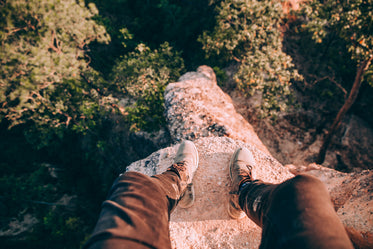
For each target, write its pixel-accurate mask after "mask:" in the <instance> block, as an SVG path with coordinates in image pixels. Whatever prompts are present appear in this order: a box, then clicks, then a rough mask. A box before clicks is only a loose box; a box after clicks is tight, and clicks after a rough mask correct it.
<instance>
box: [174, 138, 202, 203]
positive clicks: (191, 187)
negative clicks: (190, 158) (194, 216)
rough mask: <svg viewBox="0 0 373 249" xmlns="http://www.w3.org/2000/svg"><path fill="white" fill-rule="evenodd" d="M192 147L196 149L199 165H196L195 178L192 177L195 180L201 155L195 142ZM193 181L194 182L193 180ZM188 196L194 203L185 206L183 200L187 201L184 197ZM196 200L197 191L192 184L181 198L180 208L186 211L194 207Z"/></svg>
mask: <svg viewBox="0 0 373 249" xmlns="http://www.w3.org/2000/svg"><path fill="white" fill-rule="evenodd" d="M192 145H193V147H194V149H195V150H196V152H197V163H196V164H197V167H196V169H195V171H194V172H193V176H192V179H193V178H194V175H195V173H196V172H197V169H198V166H199V155H198V150H197V147H196V145H195V144H194V143H193V142H192ZM192 181H193V180H192ZM186 195H190V197H191V199H192V201H191V202H189V203H185V204H184V202H183V200H185V199H184V196H186ZM195 199H196V195H195V191H194V185H193V183H192V182H191V183H189V184H188V186H187V188H186V191H185V193H184V195H183V197H181V199H180V201H179V203H178V206H179V207H181V208H184V209H185V208H190V207H191V206H193V204H194V201H195Z"/></svg>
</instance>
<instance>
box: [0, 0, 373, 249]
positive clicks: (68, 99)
mask: <svg viewBox="0 0 373 249" xmlns="http://www.w3.org/2000/svg"><path fill="white" fill-rule="evenodd" d="M323 2H324V3H323V4H319V3H318V1H313V2H312V3H311V4H310V5H307V6H306V8H304V9H303V11H300V12H298V14H297V15H299V16H298V17H297V18H294V17H291V16H290V17H291V19H295V21H292V22H287V21H288V18H289V15H285V14H284V12H283V11H282V7H281V4H280V3H279V1H274V0H263V1H255V0H247V1H243V0H225V1H222V0H215V1H207V0H206V1H205V0H203V1H201V0H188V1H186V0H185V1H183V0H155V1H134V0H108V1H98V0H86V1H85V2H84V1H82V0H81V1H75V0H64V1H60V0H19V1H11V0H0V14H1V19H0V38H1V40H0V41H1V48H0V64H1V72H0V192H1V195H0V213H1V224H2V226H1V227H4V228H5V227H7V225H8V224H9V222H11V221H12V222H16V221H17V220H18V221H20V222H22V221H24V219H25V217H28V216H27V215H29V214H31V217H35V218H36V219H31V220H34V221H36V222H34V223H35V224H34V223H33V222H31V223H32V224H33V225H32V229H28V231H27V232H23V233H19V234H15V233H12V234H10V233H9V234H6V233H4V234H2V235H1V244H2V245H3V246H4V248H36V247H37V248H79V247H80V246H81V245H82V244H83V243H84V241H85V239H86V238H87V236H88V235H89V234H90V232H91V230H92V227H93V225H94V223H95V221H96V219H97V215H98V212H99V207H100V203H101V202H102V200H103V199H104V198H105V194H106V193H107V190H108V188H109V187H110V185H111V182H112V180H113V179H114V177H115V176H116V175H117V174H118V173H119V172H121V171H123V170H125V167H126V165H128V164H129V163H130V162H132V161H134V160H137V159H140V158H141V157H143V156H145V155H146V153H149V152H150V151H151V149H154V148H150V149H148V150H144V147H146V146H142V145H140V146H139V147H143V148H141V149H143V150H136V148H134V146H136V144H134V142H133V141H134V140H133V134H135V132H138V131H147V132H153V131H157V130H159V129H160V128H162V127H164V125H165V120H164V117H163V91H164V89H165V87H166V85H167V84H168V83H169V82H172V81H175V80H177V78H178V77H179V76H180V75H181V74H182V73H184V72H186V71H187V70H195V68H196V67H198V66H199V65H202V64H207V65H209V66H212V67H214V69H215V71H216V73H217V75H218V76H221V77H220V79H219V80H220V81H222V80H223V79H225V78H226V77H224V70H223V69H224V68H225V67H228V66H232V65H233V67H234V68H236V74H235V75H234V82H235V84H236V86H237V88H238V89H240V90H242V92H243V93H245V94H249V95H250V94H260V95H261V96H262V98H261V99H262V102H261V106H260V107H259V109H258V110H260V114H261V116H262V117H265V116H271V117H273V118H274V117H276V115H278V113H279V112H283V111H285V110H287V109H288V108H291V107H292V103H293V102H292V100H293V98H292V96H291V91H292V85H293V86H295V87H296V88H297V89H298V90H299V89H301V90H302V91H303V92H308V93H310V94H311V95H312V96H313V97H314V99H315V102H318V103H325V105H324V108H323V110H322V111H324V112H325V113H328V114H330V113H331V114H333V115H335V114H336V111H338V109H339V108H340V107H341V106H342V104H343V102H344V100H345V98H346V97H347V95H348V94H347V93H348V91H347V90H345V89H350V88H351V86H352V83H353V82H354V79H355V75H356V73H357V71H358V68H359V66H360V65H361V63H362V62H364V61H369V60H371V58H372V49H373V39H372V34H373V24H372V16H373V10H372V6H373V3H372V1H371V0H354V1H323ZM340 8H342V10H343V11H340ZM343 25H344V26H343ZM285 29H287V32H284V30H285ZM284 34H286V36H285V37H286V44H287V46H286V51H287V52H288V54H289V55H291V57H290V56H289V55H287V54H285V53H284V52H283V51H284V50H283V48H282V46H283V37H284ZM292 61H293V62H294V63H293V62H292ZM351 65H353V67H352V66H351ZM298 71H299V72H300V73H301V74H302V75H303V76H304V80H302V77H301V75H300V74H299V73H298ZM372 71H373V69H372V66H371V65H370V66H369V65H367V68H366V69H365V70H364V72H363V74H362V80H361V83H362V86H361V87H362V88H364V91H362V93H361V94H360V95H359V97H358V103H357V104H355V105H354V106H353V107H352V108H353V111H354V112H355V113H357V114H361V113H363V114H364V115H365V114H366V110H367V108H368V107H367V106H371V105H372V104H373V103H371V101H372V100H371V98H370V94H371V92H372V91H371V88H370V87H368V85H369V84H372V82H373V80H372ZM367 83H369V84H367ZM222 84H224V83H222ZM372 116H373V115H365V116H363V118H366V120H367V121H368V122H370V123H371V124H372V123H373V122H372V120H371V118H372ZM131 139H132V140H131ZM23 226H25V224H23Z"/></svg>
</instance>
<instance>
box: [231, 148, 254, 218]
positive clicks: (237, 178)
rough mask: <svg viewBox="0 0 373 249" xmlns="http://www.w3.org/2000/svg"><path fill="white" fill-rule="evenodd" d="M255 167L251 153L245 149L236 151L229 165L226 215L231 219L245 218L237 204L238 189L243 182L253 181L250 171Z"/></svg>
mask: <svg viewBox="0 0 373 249" xmlns="http://www.w3.org/2000/svg"><path fill="white" fill-rule="evenodd" d="M253 166H255V160H254V157H253V155H252V154H251V152H250V151H249V150H248V149H246V148H239V149H237V150H236V151H235V152H234V154H233V156H232V158H231V160H230V163H229V176H230V178H231V180H232V191H231V192H230V196H229V203H228V214H229V216H230V217H231V218H233V219H241V218H243V217H245V213H244V212H243V211H242V209H241V207H240V205H239V203H238V196H239V187H240V185H241V184H242V183H244V182H251V181H253V177H252V173H251V169H252V167H253Z"/></svg>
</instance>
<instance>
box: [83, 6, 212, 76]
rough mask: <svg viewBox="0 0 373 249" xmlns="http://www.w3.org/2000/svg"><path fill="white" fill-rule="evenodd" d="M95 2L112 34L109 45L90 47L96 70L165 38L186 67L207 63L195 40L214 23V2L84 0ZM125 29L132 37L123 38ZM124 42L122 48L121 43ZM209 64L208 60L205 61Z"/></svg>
mask: <svg viewBox="0 0 373 249" xmlns="http://www.w3.org/2000/svg"><path fill="white" fill-rule="evenodd" d="M87 2H93V3H95V4H96V5H97V8H98V9H99V11H100V15H96V16H95V19H96V20H98V22H99V23H101V24H103V25H104V26H105V28H106V30H107V32H108V33H109V34H110V36H111V37H112V42H111V43H110V45H109V46H102V45H101V46H96V45H95V47H93V49H92V52H91V53H90V54H91V57H92V62H93V64H92V65H93V67H94V68H95V69H96V70H99V71H103V72H109V71H110V70H111V67H112V66H113V65H114V62H113V61H114V60H115V59H117V58H118V57H119V56H121V55H123V54H124V53H128V52H131V51H132V50H133V49H135V48H136V47H137V45H138V44H140V43H144V44H146V45H147V46H148V47H149V48H150V49H152V50H153V49H157V48H158V47H159V46H160V45H161V44H163V43H164V42H166V41H167V42H168V43H170V45H171V46H172V47H173V48H174V49H175V50H177V51H180V52H181V53H182V57H183V59H184V61H185V65H186V68H187V70H195V69H196V68H197V67H198V66H200V65H202V64H206V63H205V62H204V61H205V60H204V53H203V51H202V47H201V44H200V43H199V42H198V41H197V38H198V36H199V35H201V34H202V32H203V30H210V29H211V28H212V27H213V25H214V24H215V13H214V11H213V10H214V7H215V3H213V4H210V2H211V1H210V0H188V1H180V0H152V1H134V0H105V1H100V0H87ZM123 28H125V29H127V30H128V31H129V32H130V33H131V35H132V38H133V39H131V40H126V39H123V38H124V37H123V36H122V34H121V33H120V30H121V29H123ZM123 42H124V43H125V44H126V46H125V48H124V47H123V46H122V43H123ZM207 64H208V65H211V63H207Z"/></svg>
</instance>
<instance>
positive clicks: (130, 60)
mask: <svg viewBox="0 0 373 249" xmlns="http://www.w3.org/2000/svg"><path fill="white" fill-rule="evenodd" d="M183 70H184V62H183V59H182V58H181V57H180V54H179V53H178V52H174V51H173V50H172V48H171V47H170V46H169V44H168V43H167V42H166V43H164V44H162V45H161V46H160V48H159V49H155V50H151V49H150V48H149V47H147V46H145V44H142V43H141V44H139V45H138V46H137V48H136V49H135V51H134V52H131V53H129V54H127V55H124V56H123V57H122V58H120V60H118V62H117V64H116V65H115V66H114V68H113V73H112V76H111V77H112V81H113V86H112V87H114V88H115V89H113V90H114V91H115V92H116V93H122V96H126V98H127V101H124V103H123V101H121V102H119V110H121V111H122V113H123V114H125V115H126V118H127V121H128V122H129V124H130V129H131V130H132V131H139V130H146V131H153V130H159V128H160V127H161V126H162V125H164V124H165V120H164V116H163V113H164V106H163V105H164V98H163V93H164V89H165V87H166V85H167V84H168V83H169V82H171V81H176V80H177V79H178V78H179V77H180V73H181V72H183Z"/></svg>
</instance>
